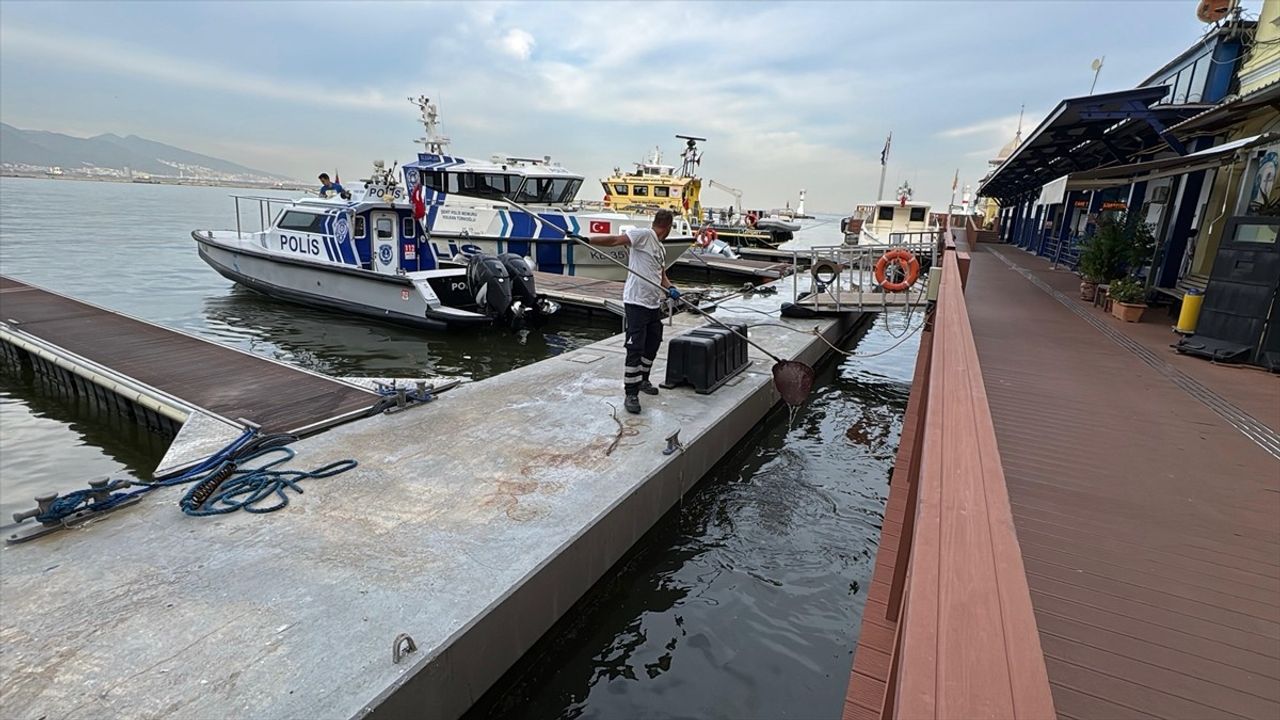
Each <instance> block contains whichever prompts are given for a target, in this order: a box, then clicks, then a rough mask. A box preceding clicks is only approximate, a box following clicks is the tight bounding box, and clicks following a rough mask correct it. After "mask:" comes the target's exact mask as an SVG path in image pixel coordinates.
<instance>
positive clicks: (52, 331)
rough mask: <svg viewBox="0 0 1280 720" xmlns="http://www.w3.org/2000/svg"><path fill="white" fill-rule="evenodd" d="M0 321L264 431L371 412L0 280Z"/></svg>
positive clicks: (221, 354) (260, 363)
mask: <svg viewBox="0 0 1280 720" xmlns="http://www.w3.org/2000/svg"><path fill="white" fill-rule="evenodd" d="M0 290H3V294H0V319H3V320H4V321H5V322H9V323H11V324H13V325H14V327H16V328H17V329H19V330H22V331H23V332H26V333H29V334H31V335H34V336H36V337H39V338H40V339H42V340H44V341H46V342H49V343H52V344H54V345H56V346H58V347H61V348H63V349H65V350H67V351H69V352H72V353H74V354H76V355H79V356H81V357H84V358H86V359H89V360H92V361H93V362H96V363H98V364H100V365H103V366H105V367H108V368H110V369H112V370H114V371H115V372H118V373H121V374H122V375H126V376H128V377H130V378H132V379H134V380H136V381H138V382H140V383H143V384H144V385H149V386H151V387H154V388H156V389H158V390H160V391H162V392H165V393H167V394H169V395H172V396H174V397H177V398H181V399H182V400H183V401H185V402H188V403H190V404H191V405H194V406H196V407H199V408H202V409H204V410H207V411H209V412H211V413H214V414H217V415H220V416H222V417H224V418H227V419H229V420H236V419H238V418H245V419H248V420H250V421H252V422H255V423H258V424H259V425H261V426H262V429H263V431H264V432H268V433H270V432H293V431H298V430H300V429H302V428H305V427H306V426H308V425H311V424H313V423H317V422H322V421H327V420H331V419H334V418H338V417H343V416H347V415H350V414H353V413H356V412H358V411H360V410H364V409H367V408H369V407H371V406H372V405H373V404H374V403H375V402H376V401H377V400H378V396H377V395H376V394H375V393H372V392H370V391H368V390H364V389H362V388H358V387H354V386H351V385H348V384H346V383H341V382H337V381H335V380H331V379H328V378H325V377H323V376H320V375H316V374H313V373H308V372H304V371H302V370H299V369H296V368H292V367H289V366H287V365H284V364H281V363H277V362H272V361H270V360H267V359H265V358H261V357H257V356H255V355H252V354H250V353H246V352H241V351H239V350H235V349H232V348H228V347H226V346H223V345H219V344H217V343H213V342H209V341H207V340H202V339H200V338H196V337H192V336H190V335H185V334H183V333H179V332H175V331H172V330H168V329H165V328H162V327H159V326H157V325H151V324H149V323H146V322H142V321H140V320H135V319H133V318H129V317H126V316H123V315H120V314H118V313H114V312H112V311H110V310H106V309H104V308H99V307H96V306H93V305H89V304H87V303H83V302H80V301H78V300H73V299H71V298H68V297H65V296H63V295H59V294H57V293H52V292H48V291H45V290H42V289H40V288H36V287H33V286H28V285H25V284H24V283H21V282H20V281H17V280H14V279H13V278H0Z"/></svg>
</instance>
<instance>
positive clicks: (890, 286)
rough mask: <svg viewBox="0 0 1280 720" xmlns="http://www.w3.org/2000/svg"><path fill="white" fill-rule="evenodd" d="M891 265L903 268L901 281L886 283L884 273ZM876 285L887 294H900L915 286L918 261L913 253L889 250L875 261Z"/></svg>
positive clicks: (918, 276) (918, 275) (918, 271)
mask: <svg viewBox="0 0 1280 720" xmlns="http://www.w3.org/2000/svg"><path fill="white" fill-rule="evenodd" d="M890 263H893V264H896V265H898V266H899V267H901V268H903V270H904V272H905V276H904V277H903V278H902V279H901V280H896V281H886V280H885V272H886V271H887V270H888V269H889V264H890ZM875 272H876V283H877V284H879V285H880V287H882V288H884V289H885V290H886V291H887V292H902V291H903V290H906V289H907V288H909V287H911V286H912V285H915V284H916V280H918V279H920V261H919V260H917V259H916V256H915V254H914V253H912V252H911V251H910V250H905V249H903V248H895V249H893V250H889V251H888V252H886V253H885V254H884V255H881V256H880V259H879V260H877V261H876V271H875Z"/></svg>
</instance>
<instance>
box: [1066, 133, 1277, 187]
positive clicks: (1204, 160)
mask: <svg viewBox="0 0 1280 720" xmlns="http://www.w3.org/2000/svg"><path fill="white" fill-rule="evenodd" d="M1277 142H1280V133H1262V134H1261V135H1254V136H1252V137H1247V138H1241V139H1240V140H1233V141H1232V142H1229V143H1223V144H1222V145H1219V146H1217V147H1212V148H1209V149H1208V150H1201V151H1200V152H1195V153H1191V154H1190V155H1181V156H1178V157H1170V158H1162V159H1160V160H1148V161H1147V162H1140V163H1131V164H1129V165H1117V166H1114V167H1107V168H1100V169H1098V170H1086V171H1084V172H1078V173H1072V174H1071V176H1070V177H1069V178H1067V189H1068V190H1102V189H1105V188H1109V187H1117V186H1120V185H1128V184H1129V183H1132V182H1138V181H1148V180H1158V179H1160V178H1163V177H1169V176H1171V175H1185V174H1186V173H1190V172H1195V171H1197V170H1208V169H1211V168H1217V167H1221V166H1223V165H1226V164H1228V163H1230V162H1231V161H1232V160H1233V159H1234V158H1235V157H1236V154H1237V153H1239V152H1241V151H1246V150H1249V149H1251V148H1255V147H1261V146H1265V145H1270V144H1272V143H1277Z"/></svg>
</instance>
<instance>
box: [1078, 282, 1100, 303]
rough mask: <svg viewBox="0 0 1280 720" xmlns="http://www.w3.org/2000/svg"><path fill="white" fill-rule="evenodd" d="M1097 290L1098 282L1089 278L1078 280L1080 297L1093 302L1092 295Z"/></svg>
mask: <svg viewBox="0 0 1280 720" xmlns="http://www.w3.org/2000/svg"><path fill="white" fill-rule="evenodd" d="M1097 292H1098V283H1096V282H1093V281H1091V280H1081V281H1080V299H1081V300H1088V301H1089V302H1093V298H1094V295H1095V294H1097Z"/></svg>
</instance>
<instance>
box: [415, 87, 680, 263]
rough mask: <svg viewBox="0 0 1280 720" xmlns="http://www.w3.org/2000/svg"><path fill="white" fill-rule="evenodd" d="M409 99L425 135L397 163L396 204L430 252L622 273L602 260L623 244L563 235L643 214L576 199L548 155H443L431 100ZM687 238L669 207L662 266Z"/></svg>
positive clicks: (571, 182) (610, 230) (636, 223)
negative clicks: (587, 243)
mask: <svg viewBox="0 0 1280 720" xmlns="http://www.w3.org/2000/svg"><path fill="white" fill-rule="evenodd" d="M410 101H411V102H413V103H414V104H415V105H417V107H418V109H419V110H420V112H421V118H420V122H421V123H422V125H423V128H424V130H425V137H422V138H419V140H418V142H419V143H421V144H422V145H423V150H424V151H423V152H420V153H418V155H417V157H416V158H415V159H414V160H413V161H411V162H408V163H405V164H404V165H403V166H402V168H401V169H402V171H403V176H404V189H405V192H406V195H407V196H406V197H405V198H404V199H403V200H401V199H400V198H396V202H397V203H400V202H404V203H405V205H406V206H407V207H410V208H411V209H412V210H413V212H414V215H415V217H417V218H418V222H419V225H420V226H421V227H422V229H423V230H424V231H425V233H426V235H427V236H428V237H429V238H430V242H431V243H432V246H433V249H434V250H435V252H436V254H437V255H439V256H440V257H445V258H449V257H454V256H457V255H471V254H475V253H484V254H487V255H493V256H498V255H503V254H506V253H514V254H516V255H520V256H523V257H526V258H528V261H529V264H530V265H531V266H532V267H533V269H535V270H538V271H540V272H545V273H551V274H555V275H582V276H585V277H591V278H596V279H602V280H625V279H626V271H625V270H623V269H622V268H620V267H618V265H616V264H615V263H614V262H612V261H611V259H610V258H612V260H621V261H622V262H623V263H625V262H626V260H627V249H626V248H625V247H599V248H586V247H583V246H581V245H578V244H577V243H574V242H573V241H572V240H569V239H567V238H565V236H564V234H565V232H572V233H578V234H582V235H588V234H591V235H613V234H617V233H620V232H622V231H623V230H624V229H626V228H629V227H646V226H648V225H649V224H650V223H651V222H652V216H651V215H648V214H629V213H626V212H619V211H616V210H609V209H606V208H604V207H603V206H602V205H601V204H600V203H594V204H593V203H588V202H587V201H583V200H579V199H578V191H579V189H580V188H581V187H582V183H583V179H584V178H583V176H582V175H579V174H577V173H574V172H571V171H569V170H568V169H566V168H564V167H562V166H561V165H560V164H559V163H557V162H553V161H552V160H551V158H550V156H543V157H541V158H529V157H514V156H511V155H493V156H491V157H490V158H489V159H488V160H478V159H475V158H470V159H469V158H463V157H458V156H456V155H451V154H449V151H448V146H449V139H448V138H447V137H444V136H443V135H442V134H441V131H440V113H439V109H438V108H437V107H436V105H435V103H432V102H431V101H430V100H429V99H428V98H426V97H419V98H416V99H413V98H410ZM511 201H513V202H514V204H513V202H511ZM516 205H519V207H516ZM526 209H527V210H530V211H532V212H531V213H530V212H526ZM693 242H694V238H693V228H692V227H691V225H690V223H689V221H688V219H687V218H685V217H684V216H683V214H682V213H679V212H677V213H675V224H674V225H673V227H672V230H671V235H670V236H668V237H667V239H666V240H665V241H663V243H662V245H663V249H664V250H665V253H666V258H665V260H666V265H667V266H668V267H670V266H671V265H672V264H673V263H675V261H676V259H678V258H679V257H680V255H681V254H682V253H684V252H685V251H686V250H688V249H690V247H692V245H693Z"/></svg>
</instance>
